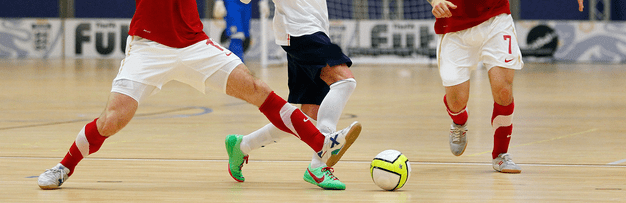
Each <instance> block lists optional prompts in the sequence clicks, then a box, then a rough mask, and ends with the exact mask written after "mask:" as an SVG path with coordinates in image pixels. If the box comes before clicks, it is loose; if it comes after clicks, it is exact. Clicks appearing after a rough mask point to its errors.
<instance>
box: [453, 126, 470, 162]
mask: <svg viewBox="0 0 626 203" xmlns="http://www.w3.org/2000/svg"><path fill="white" fill-rule="evenodd" d="M466 134H467V123H466V124H464V125H457V124H456V123H454V122H453V123H452V124H451V125H450V151H452V154H454V156H461V155H462V154H463V152H465V147H467V136H466Z"/></svg>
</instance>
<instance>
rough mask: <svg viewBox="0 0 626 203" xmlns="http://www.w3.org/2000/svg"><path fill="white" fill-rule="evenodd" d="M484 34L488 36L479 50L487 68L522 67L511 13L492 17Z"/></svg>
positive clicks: (517, 68)
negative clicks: (490, 23)
mask: <svg viewBox="0 0 626 203" xmlns="http://www.w3.org/2000/svg"><path fill="white" fill-rule="evenodd" d="M486 35H487V36H488V38H487V39H486V40H485V43H484V46H483V49H482V50H481V59H482V61H483V63H484V64H485V67H486V68H487V69H488V70H489V69H491V68H492V67H496V66H497V67H503V68H509V69H515V70H520V69H522V67H523V65H524V62H523V61H522V53H521V51H520V48H519V44H518V43H517V35H516V33H515V26H514V24H513V18H512V17H511V15H506V14H502V15H499V16H496V17H494V19H493V21H492V25H491V26H490V29H489V31H488V33H486Z"/></svg>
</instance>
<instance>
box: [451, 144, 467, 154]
mask: <svg viewBox="0 0 626 203" xmlns="http://www.w3.org/2000/svg"><path fill="white" fill-rule="evenodd" d="M465 149H467V142H465V146H464V147H463V151H461V153H459V154H458V155H457V154H454V152H452V155H454V156H461V155H463V153H465Z"/></svg>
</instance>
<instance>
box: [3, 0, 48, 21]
mask: <svg viewBox="0 0 626 203" xmlns="http://www.w3.org/2000/svg"><path fill="white" fill-rule="evenodd" d="M0 17H1V18H32V17H36V18H57V17H59V1H58V0H2V1H0Z"/></svg>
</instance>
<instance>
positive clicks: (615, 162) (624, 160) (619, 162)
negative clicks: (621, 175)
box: [608, 159, 626, 165]
mask: <svg viewBox="0 0 626 203" xmlns="http://www.w3.org/2000/svg"><path fill="white" fill-rule="evenodd" d="M624 162H626V159H622V160H619V161H614V162H611V163H608V165H615V164H621V163H624Z"/></svg>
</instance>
